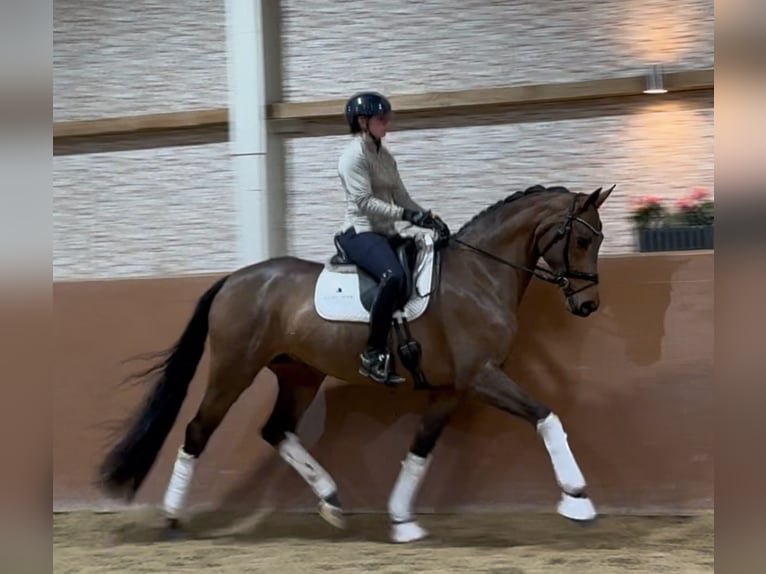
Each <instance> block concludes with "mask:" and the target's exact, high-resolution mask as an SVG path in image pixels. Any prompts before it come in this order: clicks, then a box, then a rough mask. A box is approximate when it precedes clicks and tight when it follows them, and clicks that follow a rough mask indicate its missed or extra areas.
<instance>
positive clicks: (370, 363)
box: [337, 92, 432, 384]
mask: <svg viewBox="0 0 766 574" xmlns="http://www.w3.org/2000/svg"><path fill="white" fill-rule="evenodd" d="M391 111H392V108H391V103H390V102H389V101H388V99H387V98H386V97H385V96H383V95H381V94H379V93H377V92H362V93H358V94H356V95H354V96H352V97H351V98H350V99H349V100H348V102H347V103H346V111H345V115H346V121H347V122H348V125H349V128H350V130H351V134H352V135H353V138H352V140H351V141H350V142H349V143H348V145H347V146H346V147H345V149H344V150H343V153H342V154H341V156H340V160H339V161H338V175H339V176H340V180H341V183H342V185H343V189H344V190H345V194H346V212H345V221H344V224H343V227H342V229H341V232H340V233H339V234H338V236H337V242H338V243H339V245H340V248H341V249H342V250H343V251H344V252H345V255H346V258H347V259H348V260H349V261H351V262H353V263H355V264H356V265H358V266H359V267H361V268H362V269H364V270H365V271H366V272H367V273H369V274H370V275H372V276H373V277H374V278H375V279H376V280H377V281H378V282H379V283H380V289H379V292H378V295H377V297H376V299H375V301H374V302H373V305H372V309H371V312H370V331H369V338H368V341H367V348H366V349H365V351H364V352H363V353H362V354H361V361H362V367H361V368H360V370H359V372H360V373H361V374H363V375H366V376H368V377H369V378H371V379H372V380H374V381H377V382H379V383H386V384H399V383H401V382H403V381H404V379H403V378H402V377H400V376H399V375H397V374H396V372H395V371H394V369H393V368H392V366H391V364H390V363H391V362H390V354H389V350H388V344H387V343H388V333H389V329H390V327H391V322H392V316H393V313H394V310H395V309H396V306H397V302H399V299H400V295H401V294H402V290H403V288H404V286H405V277H404V271H403V269H402V267H401V264H400V263H399V260H398V258H397V256H396V253H395V252H394V248H393V247H392V245H391V242H390V240H391V239H392V238H395V237H396V236H397V229H396V226H395V222H396V221H408V222H410V223H412V224H413V225H422V224H423V223H425V222H427V221H428V220H429V219H430V218H431V217H432V215H431V213H430V211H428V212H427V211H425V210H424V209H423V208H422V207H420V205H418V204H417V203H416V202H415V201H413V200H412V198H411V197H410V196H409V193H407V189H406V188H405V187H404V184H403V183H402V179H401V177H400V176H399V171H398V169H397V165H396V160H395V159H394V158H393V156H392V155H391V153H389V151H388V149H386V147H385V146H384V145H383V143H382V140H383V138H384V137H385V136H386V131H387V129H388V125H389V122H390V119H391Z"/></svg>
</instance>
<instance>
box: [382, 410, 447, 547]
mask: <svg viewBox="0 0 766 574" xmlns="http://www.w3.org/2000/svg"><path fill="white" fill-rule="evenodd" d="M459 404H460V396H459V395H448V396H445V397H440V398H439V399H437V400H436V401H435V402H433V403H432V404H431V405H429V407H428V409H427V410H426V412H425V413H424V414H423V416H422V417H421V420H420V425H419V426H418V430H417V432H416V433H415V437H414V439H413V441H412V444H411V445H410V450H409V452H408V453H407V456H406V457H405V459H404V461H403V462H402V469H401V471H400V472H399V476H398V478H397V479H396V484H395V485H394V488H393V490H392V491H391V496H390V497H389V499H388V513H389V516H390V518H391V540H393V541H394V542H414V541H416V540H420V539H422V538H425V537H426V536H428V532H427V531H426V530H425V529H424V528H423V527H421V526H420V525H419V524H418V523H417V521H416V520H415V518H414V517H413V502H414V499H415V496H416V495H417V492H418V489H419V487H420V484H421V482H422V481H423V478H424V477H425V474H426V471H427V470H428V466H429V463H430V461H431V451H433V449H434V447H435V446H436V442H437V441H438V440H439V437H440V436H441V433H442V431H443V430H444V427H446V426H447V423H448V422H449V420H450V418H451V416H452V413H454V412H455V409H456V408H457V407H458V405H459Z"/></svg>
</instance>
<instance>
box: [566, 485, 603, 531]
mask: <svg viewBox="0 0 766 574" xmlns="http://www.w3.org/2000/svg"><path fill="white" fill-rule="evenodd" d="M558 512H559V514H560V515H561V516H563V517H565V518H568V519H570V520H572V521H574V522H577V523H578V524H584V525H585V524H592V523H593V522H594V521H595V520H596V517H597V516H598V515H597V514H596V509H595V507H594V506H593V503H592V502H591V500H590V498H588V497H587V496H571V495H569V494H567V493H566V492H564V493H562V494H561V501H560V502H559V507H558Z"/></svg>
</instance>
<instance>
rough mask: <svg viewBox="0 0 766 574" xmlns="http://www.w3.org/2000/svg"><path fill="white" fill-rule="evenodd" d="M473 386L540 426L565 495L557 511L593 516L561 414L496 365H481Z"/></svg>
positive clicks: (492, 401)
mask: <svg viewBox="0 0 766 574" xmlns="http://www.w3.org/2000/svg"><path fill="white" fill-rule="evenodd" d="M472 390H473V391H474V392H475V393H476V394H477V395H478V396H479V397H481V398H482V399H483V400H484V401H486V402H487V403H489V404H491V405H492V406H495V407H497V408H499V409H501V410H503V411H505V412H507V413H510V414H512V415H515V416H518V417H521V418H523V419H525V420H527V421H529V422H530V423H531V424H532V425H534V426H535V428H536V429H537V432H538V434H539V435H540V436H541V437H542V439H543V442H544V443H545V448H546V449H547V450H548V454H549V455H550V457H551V463H552V464H553V471H554V473H555V474H556V481H557V482H558V484H559V486H560V487H561V490H562V491H563V492H562V496H561V501H560V503H559V506H558V512H559V514H561V515H562V516H565V517H567V518H570V519H572V520H578V521H588V520H593V519H594V518H595V517H596V510H595V508H594V507H593V503H592V502H591V501H590V499H589V498H588V495H587V494H586V490H585V478H584V477H583V474H582V472H581V471H580V467H579V466H578V464H577V461H576V460H575V458H574V455H573V454H572V450H571V449H570V448H569V443H568V441H567V435H566V433H565V432H564V427H563V426H562V424H561V421H560V420H559V417H558V416H557V415H556V414H555V413H554V412H553V411H551V409H550V408H548V407H547V406H545V405H543V404H541V403H539V402H537V401H535V400H534V399H533V398H532V397H530V396H529V395H528V394H527V393H526V392H525V391H524V390H523V389H522V388H521V387H520V386H519V385H518V384H517V383H516V382H515V381H513V380H512V379H511V378H510V377H508V375H506V374H505V373H504V372H503V371H501V370H500V369H499V368H498V367H496V366H495V365H491V364H487V365H485V366H484V367H482V368H481V369H480V370H479V371H478V372H477V374H476V376H475V377H474V378H473V380H472Z"/></svg>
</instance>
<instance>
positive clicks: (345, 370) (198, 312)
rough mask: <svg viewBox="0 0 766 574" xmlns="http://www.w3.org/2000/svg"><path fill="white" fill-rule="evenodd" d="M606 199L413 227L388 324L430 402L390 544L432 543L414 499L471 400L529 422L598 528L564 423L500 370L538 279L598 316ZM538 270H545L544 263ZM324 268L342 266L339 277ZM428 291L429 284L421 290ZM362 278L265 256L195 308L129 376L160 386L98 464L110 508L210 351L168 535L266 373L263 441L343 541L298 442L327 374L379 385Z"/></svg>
mask: <svg viewBox="0 0 766 574" xmlns="http://www.w3.org/2000/svg"><path fill="white" fill-rule="evenodd" d="M614 187H615V186H614V185H613V186H612V187H611V188H610V189H608V190H605V191H604V190H603V188H601V187H599V188H598V189H596V190H595V191H593V192H591V193H579V192H578V193H575V192H571V191H570V190H569V189H567V188H566V187H563V186H553V187H544V186H542V185H535V186H532V187H530V188H528V189H526V190H523V191H517V192H515V193H513V194H511V195H509V196H507V197H505V198H504V199H501V200H500V201H498V202H496V203H494V204H492V205H490V206H489V207H487V208H485V209H484V210H483V211H481V212H479V213H477V214H476V215H475V216H474V217H473V218H472V219H470V220H469V221H468V222H467V223H465V224H464V225H463V226H462V227H461V228H460V229H459V230H458V232H457V233H455V234H450V233H449V229H448V227H447V226H446V224H444V222H441V223H440V224H434V225H432V226H431V227H423V226H421V227H420V228H418V229H419V230H420V235H418V234H416V235H418V236H419V237H420V239H421V241H420V242H419V243H418V244H417V252H418V254H419V257H417V258H416V260H417V261H419V264H418V265H417V269H415V268H414V267H415V265H414V264H413V263H412V260H408V259H407V258H406V257H403V259H402V261H404V262H405V263H407V261H409V263H407V264H408V265H409V267H408V269H409V270H410V271H411V272H412V275H411V277H410V278H411V281H410V282H411V283H412V285H411V292H410V294H409V298H408V299H406V301H407V303H406V305H408V306H409V307H402V308H400V309H398V310H397V321H398V323H396V324H397V325H400V326H401V323H402V321H403V320H404V321H406V320H407V318H408V317H409V319H410V321H409V323H408V324H407V329H408V333H409V334H410V339H409V340H408V341H405V344H404V345H403V347H400V355H402V353H401V351H402V349H403V348H404V349H409V350H412V344H413V343H414V344H415V347H416V348H417V349H416V350H418V351H420V350H423V352H422V356H421V357H420V359H421V363H422V364H418V365H417V369H414V368H411V367H412V366H413V365H412V364H411V362H410V363H408V369H410V372H405V374H404V377H405V383H403V384H404V385H413V386H415V387H416V388H417V387H418V384H425V385H426V388H429V389H435V390H436V391H438V392H433V393H431V398H430V399H429V401H428V406H427V407H426V408H425V410H424V411H423V412H422V413H421V420H420V423H419V425H418V428H417V430H416V432H415V434H414V437H413V439H412V442H411V444H410V448H409V451H408V452H407V453H406V455H405V457H404V460H403V463H402V468H401V470H400V473H399V475H398V477H397V479H396V482H395V484H394V487H393V489H392V491H391V493H390V497H389V500H388V514H389V528H390V537H391V540H392V541H393V542H396V543H406V542H413V541H416V540H420V539H422V538H424V537H426V536H428V535H429V533H428V532H427V531H426V530H425V529H424V528H422V527H421V526H420V525H419V523H418V521H417V519H416V516H415V513H414V511H413V504H414V501H415V498H416V492H417V491H418V488H419V486H420V483H421V482H422V480H423V477H424V476H425V474H426V472H427V468H428V466H429V463H430V461H431V459H432V454H431V453H432V450H433V449H434V447H435V446H436V443H437V441H438V440H439V437H440V436H441V434H442V431H443V429H444V428H445V427H446V426H447V425H448V424H449V421H450V418H451V416H452V414H453V413H454V412H455V410H456V409H457V408H458V406H460V405H461V404H463V402H464V401H466V400H468V399H476V398H478V399H479V400H482V401H484V402H486V403H488V404H490V405H492V406H493V407H496V408H497V409H500V410H502V411H504V412H505V413H508V414H510V415H513V416H516V417H520V418H521V419H523V420H526V421H528V422H529V423H530V424H531V425H532V427H533V428H534V429H535V430H536V432H537V435H538V436H539V437H541V438H542V442H543V444H544V445H545V448H546V449H547V451H548V454H549V456H550V459H551V463H552V466H553V470H554V474H555V478H556V481H557V483H558V486H559V487H560V489H561V498H560V499H559V502H558V505H557V511H558V513H559V514H560V515H562V516H564V517H566V518H568V519H570V520H572V521H575V522H579V523H589V522H591V521H593V520H594V519H595V518H596V516H597V512H596V509H595V506H594V504H593V502H592V501H591V499H590V497H589V495H588V493H587V489H586V481H585V478H584V476H583V474H582V472H581V470H580V468H579V466H578V463H577V461H576V460H575V457H574V455H573V453H572V451H571V449H570V447H569V444H568V441H567V435H566V433H565V431H564V427H563V425H562V422H561V420H560V419H559V417H558V416H557V414H556V413H555V412H554V411H553V410H552V409H551V408H549V407H548V406H546V405H544V404H541V403H540V402H539V401H537V400H536V399H535V398H533V397H531V396H530V395H529V393H527V392H526V391H525V390H524V389H523V387H522V385H521V384H520V383H518V382H517V381H514V380H512V379H511V378H509V376H508V375H506V374H505V372H504V371H503V365H504V363H505V361H506V358H507V357H508V355H509V353H510V350H511V348H512V344H513V341H514V339H515V337H516V335H517V332H518V320H517V311H518V308H519V305H520V304H521V301H522V298H523V296H524V293H525V290H526V289H527V286H528V285H529V283H530V281H531V280H532V278H535V277H536V278H538V279H541V280H543V281H546V282H549V283H553V284H555V285H556V286H558V287H559V288H560V290H561V293H562V296H563V299H564V305H565V308H566V309H567V311H568V312H570V313H572V314H573V315H575V316H578V317H583V318H585V317H588V316H589V315H591V314H592V313H593V312H595V311H597V310H598V307H599V303H600V301H599V291H598V283H599V276H598V255H599V250H600V247H601V243H602V241H603V236H604V235H603V229H602V222H601V219H600V216H599V208H600V207H601V205H603V203H604V201H605V200H606V199H607V198H608V197H609V195H610V194H611V193H612V191H613V190H614ZM434 221H435V220H434ZM438 221H441V220H438ZM432 222H433V221H432ZM434 230H440V232H439V233H438V234H437V235H438V238H437V241H435V242H434V241H432V242H430V243H429V242H427V241H422V239H423V236H427V237H432V236H433V231H434ZM429 246H430V249H431V251H430V253H429V252H428V248H429ZM410 247H411V245H410ZM411 254H412V251H410V255H411ZM424 254H425V255H424ZM541 259H542V262H544V263H545V264H546V266H541V265H540V260H541ZM426 261H427V262H426ZM333 265H336V267H337V266H345V268H344V269H343V270H341V271H338V270H337V268H335V269H334V270H333V268H332V266H333ZM328 277H329V278H330V279H334V280H335V281H336V283H332V282H331V283H330V285H331V287H332V288H333V289H335V290H336V291H338V292H340V294H341V295H342V297H341V298H340V299H337V300H334V303H333V304H334V305H335V307H332V306H331V307H332V308H331V309H330V311H328V310H327V308H325V310H324V312H323V313H322V314H321V315H320V312H319V311H320V307H319V303H318V302H319V301H320V299H319V295H320V290H319V284H320V283H321V281H323V280H324V281H327V280H328ZM425 277H427V278H428V279H429V281H428V282H425V283H424V282H423V280H422V279H423V278H425ZM434 278H436V279H434ZM370 280H371V278H369V277H368V278H367V279H365V277H364V273H363V272H362V271H361V270H359V269H356V268H355V267H354V266H353V265H352V264H350V263H348V262H344V261H343V259H342V254H336V255H335V256H334V257H333V259H332V260H331V261H330V262H328V261H323V262H322V261H310V260H307V259H301V258H297V257H291V256H283V257H274V258H270V259H267V260H263V261H260V262H257V263H254V264H252V265H248V266H245V267H242V268H239V269H238V270H235V271H233V272H231V273H230V274H228V275H226V276H225V277H222V278H221V279H219V280H217V281H216V282H215V283H214V284H213V285H212V286H211V287H210V288H209V289H208V290H207V291H206V292H205V293H204V294H203V295H201V297H200V298H199V300H198V302H197V304H196V307H195V309H194V311H193V313H192V315H191V318H190V319H189V321H188V323H187V325H186V327H185V329H184V330H183V332H182V334H181V335H180V337H179V339H178V340H177V342H176V343H175V345H174V346H173V347H171V348H170V349H168V350H167V351H164V352H161V353H159V356H160V357H161V360H158V361H157V362H156V363H154V364H153V365H152V367H150V368H149V369H148V370H147V371H145V372H144V373H142V374H141V375H137V376H138V377H144V378H147V377H150V376H152V377H153V380H154V384H153V387H152V389H151V390H150V392H149V393H148V395H147V397H146V400H145V402H144V403H142V404H141V405H139V407H137V409H136V411H135V413H134V415H133V417H132V422H130V421H129V425H128V428H127V430H126V431H125V434H124V436H122V437H121V438H120V440H119V441H118V442H117V443H116V444H115V445H114V446H113V447H112V448H111V450H110V451H109V452H108V453H107V454H106V456H105V457H104V459H103V461H102V463H101V465H100V467H99V476H98V483H99V487H100V488H101V489H103V490H104V492H105V493H107V495H108V496H110V497H116V498H122V499H124V500H127V501H130V500H132V499H133V498H134V496H135V494H136V492H137V491H138V490H139V488H140V487H141V485H142V483H143V481H144V479H145V478H146V476H147V474H148V473H149V471H150V469H151V468H152V465H153V464H154V462H155V459H156V457H157V455H158V453H159V451H160V449H161V447H162V445H163V443H164V442H165V439H166V438H167V435H168V434H169V433H170V430H171V428H172V427H173V425H174V423H175V420H176V418H177V416H178V413H179V411H180V408H181V406H182V404H183V402H184V400H185V397H186V394H187V391H188V387H189V385H190V383H191V380H192V378H193V377H194V374H195V371H196V369H197V365H198V363H199V361H200V360H201V358H202V356H203V353H204V351H205V343H206V341H209V353H210V362H209V372H208V381H207V386H206V389H205V392H204V396H203V398H202V400H201V404H200V405H199V408H198V410H197V412H196V414H195V416H194V417H193V418H192V419H191V420H190V421H189V422H188V423H187V424H186V428H185V435H184V440H183V443H182V445H180V447H179V448H178V451H177V456H176V460H175V463H174V466H173V472H172V476H171V478H170V481H169V483H168V486H167V490H166V493H165V496H164V499H163V512H164V520H165V521H166V527H167V529H168V530H169V531H171V532H173V531H174V532H180V533H182V532H183V524H182V513H183V510H184V504H185V500H186V495H187V493H188V490H189V485H190V483H191V480H192V477H193V474H194V468H195V464H196V462H197V461H198V459H199V457H200V456H201V455H202V454H203V452H204V451H205V448H206V445H207V443H208V441H209V440H210V438H211V436H212V435H213V433H214V432H215V431H216V429H217V428H218V426H219V425H220V424H221V422H222V420H223V419H224V417H225V416H226V413H227V412H228V411H229V409H230V408H231V407H232V405H233V404H234V402H235V401H236V400H237V399H238V397H239V396H240V395H241V394H242V393H243V391H245V390H246V389H247V388H248V387H249V386H250V384H251V383H252V381H253V380H254V379H255V377H256V375H257V374H258V373H259V372H260V371H261V370H262V369H264V368H267V369H269V370H271V371H272V372H273V374H274V375H275V376H276V380H277V384H278V391H277V398H276V401H275V404H274V407H273V410H272V412H271V413H270V415H269V417H268V419H267V421H266V422H265V424H264V425H263V427H262V429H261V436H262V437H263V439H264V440H265V441H266V442H267V443H268V444H270V445H271V446H272V447H273V448H274V449H275V450H276V451H278V452H279V455H280V456H281V457H282V459H283V460H284V461H286V462H287V463H288V464H289V465H290V466H292V467H293V468H294V469H295V471H297V472H298V473H299V474H300V476H301V477H303V479H304V480H305V482H306V483H307V485H308V486H309V487H311V489H312V490H313V492H314V494H315V495H316V496H317V500H318V502H317V505H318V512H319V514H320V515H321V516H322V517H323V518H324V519H325V520H326V521H327V522H328V523H329V524H331V525H333V526H335V527H337V528H345V527H346V523H345V518H344V514H343V508H342V504H341V501H340V496H339V493H338V489H337V486H336V484H335V482H334V480H333V478H332V476H330V474H329V473H328V472H327V471H326V470H325V469H324V468H323V467H322V466H321V464H320V463H319V462H318V461H317V460H316V459H315V458H314V457H313V456H312V455H311V454H310V453H309V452H308V451H307V450H306V448H305V447H304V446H303V445H302V444H301V442H300V440H299V439H298V437H297V435H296V433H295V429H296V427H297V425H298V423H299V421H300V419H301V416H302V414H303V413H304V412H305V410H306V409H307V408H308V406H309V404H310V403H311V400H312V399H313V397H314V396H315V394H316V392H317V391H318V389H319V387H320V385H321V383H322V381H323V380H324V379H325V378H326V377H327V376H331V377H335V378H337V379H340V380H343V381H345V382H348V383H352V384H373V385H378V384H381V383H377V382H374V381H372V380H370V379H368V378H367V377H364V376H362V375H361V374H360V372H359V371H358V367H359V352H360V351H361V350H362V349H363V348H364V344H365V341H366V336H367V328H368V326H367V324H366V320H365V315H364V312H365V309H366V310H367V311H369V297H367V299H368V302H367V305H366V306H365V304H364V303H363V302H361V299H362V298H363V295H364V293H365V292H368V291H369V289H368V288H366V287H364V285H365V281H367V283H366V285H367V287H369V281H370ZM338 281H339V282H338ZM419 285H420V286H422V285H425V289H426V291H427V292H426V293H423V292H421V290H420V287H419ZM429 286H430V288H429ZM344 289H345V291H344ZM331 295H332V294H331ZM373 296H374V286H373ZM325 302H326V301H325ZM332 309H335V311H334V312H335V313H336V314H335V315H334V316H333V315H331V313H332V312H333V310H332ZM407 309H409V311H407ZM413 309H414V310H413ZM406 313H409V315H407V314H406ZM402 356H403V357H404V356H405V355H402ZM410 359H412V357H410Z"/></svg>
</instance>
